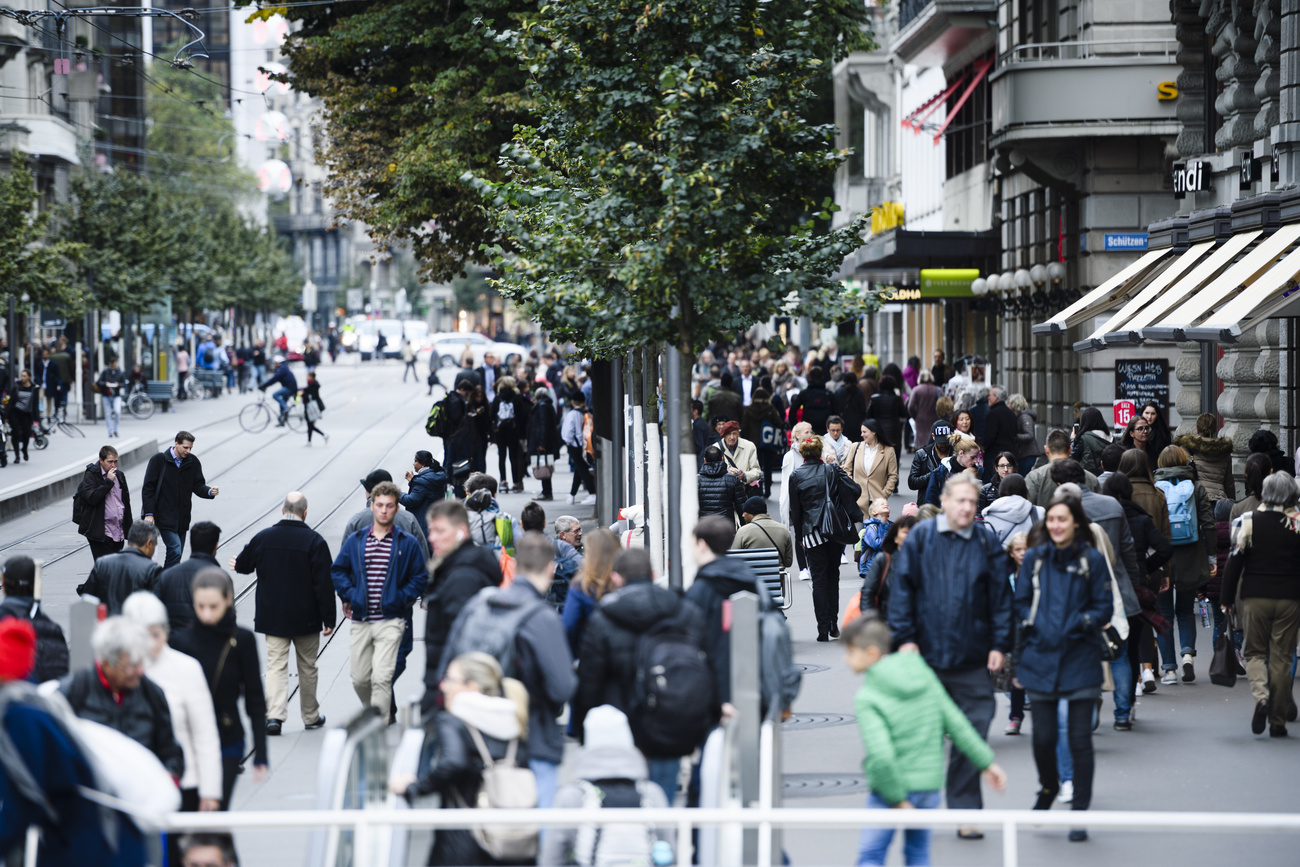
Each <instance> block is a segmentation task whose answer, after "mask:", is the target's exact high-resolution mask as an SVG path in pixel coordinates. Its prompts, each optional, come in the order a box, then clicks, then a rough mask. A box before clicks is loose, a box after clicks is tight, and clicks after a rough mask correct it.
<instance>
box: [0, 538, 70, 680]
mask: <svg viewBox="0 0 1300 867" xmlns="http://www.w3.org/2000/svg"><path fill="white" fill-rule="evenodd" d="M4 591H5V597H4V601H3V602H0V620H6V619H8V618H10V617H17V618H18V619H20V620H28V621H31V624H32V627H33V628H35V630H36V667H35V669H34V673H35V675H36V682H37V683H44V682H45V681H47V680H56V679H58V678H60V677H63V676H64V675H65V674H67V673H68V642H67V641H66V640H65V639H64V637H63V630H62V629H60V628H59V624H57V623H55V622H54V621H53V620H51V619H50V618H49V617H48V616H46V614H45V612H44V611H42V610H41V602H40V600H39V599H36V598H35V595H36V563H35V562H34V561H33V560H32V558H31V557H24V556H19V557H10V558H9V559H8V560H7V561H5V568H4Z"/></svg>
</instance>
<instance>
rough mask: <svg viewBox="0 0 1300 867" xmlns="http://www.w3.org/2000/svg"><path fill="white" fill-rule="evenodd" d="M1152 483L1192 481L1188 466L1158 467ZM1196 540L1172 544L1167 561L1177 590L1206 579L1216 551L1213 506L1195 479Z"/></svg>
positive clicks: (1198, 583)
mask: <svg viewBox="0 0 1300 867" xmlns="http://www.w3.org/2000/svg"><path fill="white" fill-rule="evenodd" d="M1155 476H1156V482H1172V483H1174V484H1177V483H1178V482H1180V481H1183V480H1184V479H1191V480H1192V481H1195V476H1194V475H1193V473H1192V468H1191V467H1190V466H1188V467H1160V468H1159V469H1157V470H1156V472H1155ZM1195 499H1196V541H1195V542H1188V543H1185V544H1182V545H1175V546H1174V557H1173V559H1172V560H1170V561H1169V564H1170V568H1171V569H1172V573H1173V574H1172V577H1173V583H1174V586H1175V587H1177V588H1178V589H1179V590H1184V591H1187V590H1195V589H1197V588H1198V587H1201V586H1202V585H1204V584H1205V582H1207V581H1209V580H1210V562H1211V561H1213V560H1214V559H1215V557H1216V555H1217V554H1218V541H1217V538H1216V536H1215V533H1214V508H1213V507H1212V506H1211V504H1210V498H1209V497H1208V496H1206V493H1205V486H1204V485H1202V484H1201V483H1200V482H1196V494H1195Z"/></svg>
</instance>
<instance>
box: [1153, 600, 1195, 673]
mask: <svg viewBox="0 0 1300 867" xmlns="http://www.w3.org/2000/svg"><path fill="white" fill-rule="evenodd" d="M1159 602H1160V613H1161V614H1163V615H1164V616H1165V619H1166V620H1168V621H1169V624H1170V626H1169V631H1168V632H1166V633H1165V634H1164V635H1157V636H1156V645H1157V646H1158V647H1159V648H1160V667H1161V668H1163V669H1164V670H1165V671H1173V670H1174V669H1176V668H1178V655H1176V654H1175V653H1174V626H1173V624H1174V623H1175V622H1176V623H1177V624H1178V638H1179V641H1180V642H1181V646H1182V650H1181V651H1180V652H1181V653H1190V654H1191V655H1192V656H1195V655H1196V613H1195V608H1194V606H1195V604H1196V591H1195V590H1179V589H1177V588H1175V587H1170V588H1169V589H1168V590H1166V591H1165V592H1164V593H1161V594H1160V599H1159Z"/></svg>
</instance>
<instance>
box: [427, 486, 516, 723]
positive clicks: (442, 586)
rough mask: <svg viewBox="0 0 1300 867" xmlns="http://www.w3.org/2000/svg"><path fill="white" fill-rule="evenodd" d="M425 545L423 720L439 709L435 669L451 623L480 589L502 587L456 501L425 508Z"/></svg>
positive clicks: (488, 555)
mask: <svg viewBox="0 0 1300 867" xmlns="http://www.w3.org/2000/svg"><path fill="white" fill-rule="evenodd" d="M429 541H430V543H431V544H432V546H433V557H434V566H433V575H432V576H431V577H430V579H429V583H428V585H427V586H426V587H425V596H424V601H425V607H426V608H427V609H428V613H427V614H426V616H425V620H424V652H425V661H424V700H423V701H422V702H421V704H420V707H421V712H422V713H423V714H424V715H425V716H428V715H430V714H431V713H433V711H434V709H435V708H436V707H437V705H438V700H439V697H440V696H439V693H438V665H439V663H440V662H441V661H442V652H443V648H444V646H445V645H446V644H447V636H448V634H450V632H451V627H452V624H453V623H455V622H456V618H457V617H459V616H460V612H461V609H463V608H464V607H465V603H467V602H469V600H470V599H472V598H474V596H475V594H477V593H478V592H479V591H480V590H483V589H486V588H488V587H499V586H500V585H501V565H500V563H499V562H498V560H497V558H496V556H495V555H494V554H493V553H492V551H491V550H489V549H488V548H484V547H482V546H479V545H475V544H474V543H473V542H471V541H470V538H469V513H468V512H467V511H465V507H464V506H463V505H461V504H460V503H459V502H458V501H456V500H442V501H440V502H438V503H435V504H434V505H433V506H432V507H431V508H430V509H429Z"/></svg>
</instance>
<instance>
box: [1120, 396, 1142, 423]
mask: <svg viewBox="0 0 1300 867" xmlns="http://www.w3.org/2000/svg"><path fill="white" fill-rule="evenodd" d="M1137 411H1138V410H1137V404H1135V403H1134V402H1133V401H1131V400H1117V401H1115V427H1128V423H1129V422H1131V421H1132V420H1133V416H1135V415H1137Z"/></svg>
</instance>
